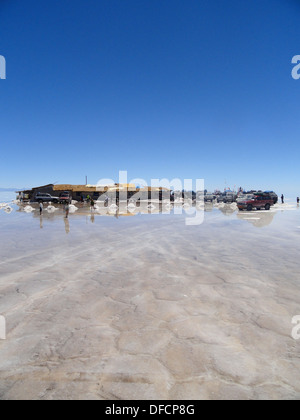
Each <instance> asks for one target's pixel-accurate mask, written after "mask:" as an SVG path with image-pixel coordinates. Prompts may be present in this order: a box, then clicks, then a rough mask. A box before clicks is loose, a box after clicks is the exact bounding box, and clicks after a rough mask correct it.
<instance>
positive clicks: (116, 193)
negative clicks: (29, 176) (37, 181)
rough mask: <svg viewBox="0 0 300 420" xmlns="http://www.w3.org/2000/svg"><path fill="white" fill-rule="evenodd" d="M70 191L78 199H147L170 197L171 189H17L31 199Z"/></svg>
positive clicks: (126, 186) (67, 186)
mask: <svg viewBox="0 0 300 420" xmlns="http://www.w3.org/2000/svg"><path fill="white" fill-rule="evenodd" d="M66 191H68V192H69V193H71V195H72V198H73V200H77V201H79V200H80V199H81V198H83V199H86V198H87V197H88V196H90V197H91V198H93V199H94V200H98V199H99V197H100V196H102V195H103V196H107V197H108V198H111V199H114V200H115V199H116V200H127V199H130V198H132V197H133V196H135V197H134V198H135V199H136V200H148V199H151V198H152V199H158V200H162V199H164V198H166V199H170V193H171V191H170V190H169V189H167V188H162V187H143V188H137V187H136V186H135V185H134V184H114V185H104V186H99V185H71V184H62V185H54V184H49V185H44V186H41V187H35V188H32V189H31V190H23V191H17V193H18V194H19V198H20V199H23V200H28V201H32V200H33V199H34V197H35V196H36V194H37V193H44V194H51V195H52V196H54V197H59V195H60V194H61V193H63V192H66Z"/></svg>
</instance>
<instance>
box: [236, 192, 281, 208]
mask: <svg viewBox="0 0 300 420" xmlns="http://www.w3.org/2000/svg"><path fill="white" fill-rule="evenodd" d="M237 206H238V208H239V210H240V211H243V210H247V211H252V210H253V209H256V210H261V209H265V210H270V208H271V206H274V198H273V197H271V196H270V194H266V193H256V194H249V195H245V196H244V197H241V198H239V199H238V201H237Z"/></svg>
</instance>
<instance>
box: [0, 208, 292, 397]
mask: <svg viewBox="0 0 300 420" xmlns="http://www.w3.org/2000/svg"><path fill="white" fill-rule="evenodd" d="M148 206H149V204H147V209H146V210H145V209H144V210H143V214H140V213H139V210H140V209H136V211H135V210H134V209H133V208H131V210H130V211H128V209H127V210H124V211H123V210H122V209H118V208H114V207H113V206H112V207H111V208H110V209H109V215H108V214H107V209H106V215H105V216H103V215H101V214H102V213H103V212H102V210H103V209H102V210H101V209H97V210H96V211H93V212H92V211H91V209H90V208H89V207H88V206H83V207H80V206H79V205H76V207H78V209H77V210H75V209H72V211H71V214H70V216H69V218H68V219H66V218H65V213H64V209H63V207H61V206H56V208H54V209H53V208H49V209H48V206H47V205H45V208H44V211H43V215H42V216H41V217H40V215H39V211H38V208H37V207H36V206H32V209H29V208H28V209H27V210H26V211H24V210H25V207H26V206H21V207H19V206H15V205H11V206H10V207H11V209H9V208H8V207H3V208H2V209H1V210H0V229H1V249H0V315H2V316H4V317H5V319H6V327H7V336H6V340H3V341H0V399H2V400H6V399H196V400H198V399H229V398H230V399H285V398H289V399H299V398H300V376H299V368H300V357H299V356H300V342H299V341H296V340H294V339H293V338H292V328H293V325H292V318H293V317H294V316H295V315H299V314H300V287H299V286H300V284H299V278H300V276H299V274H300V268H299V267H300V265H299V255H300V240H299V239H300V209H299V208H298V207H297V206H296V204H293V203H287V204H285V205H277V206H275V207H274V208H272V210H271V211H269V212H267V211H260V212H255V211H254V212H250V213H248V212H238V211H237V209H236V206H235V205H222V204H221V205H217V206H213V205H210V204H208V205H206V206H205V208H198V213H193V211H194V210H195V209H192V211H191V210H189V209H188V208H187V209H186V211H190V214H186V213H185V212H182V214H181V215H180V214H175V213H180V209H181V210H182V208H181V207H180V206H179V205H178V206H177V208H176V209H175V210H174V209H173V208H172V207H171V208H165V207H164V208H163V207H160V206H159V205H158V204H157V203H154V204H152V205H151V204H150V207H148ZM162 211H163V212H164V213H169V214H163V213H161V212H162ZM145 213H148V214H145ZM150 213H152V214H150ZM203 216H204V219H203ZM187 218H188V219H189V221H188V220H187ZM191 220H192V221H193V223H191ZM202 221H203V223H202Z"/></svg>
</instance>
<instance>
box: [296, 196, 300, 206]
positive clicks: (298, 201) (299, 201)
mask: <svg viewBox="0 0 300 420" xmlns="http://www.w3.org/2000/svg"><path fill="white" fill-rule="evenodd" d="M299 203H300V198H299V197H297V204H298V206H299Z"/></svg>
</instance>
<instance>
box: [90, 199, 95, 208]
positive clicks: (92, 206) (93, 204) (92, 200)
mask: <svg viewBox="0 0 300 420" xmlns="http://www.w3.org/2000/svg"><path fill="white" fill-rule="evenodd" d="M91 210H95V201H94V199H93V198H92V199H91Z"/></svg>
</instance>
